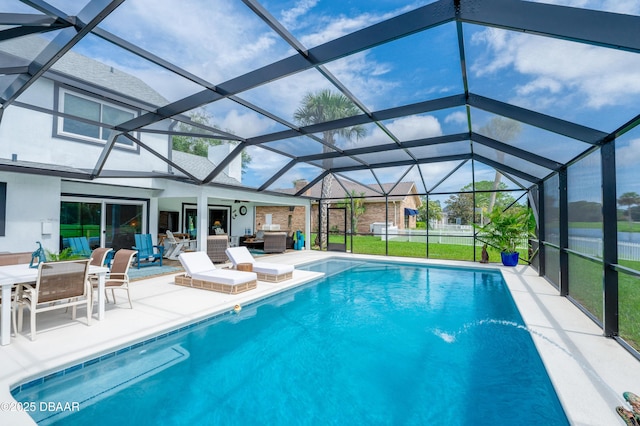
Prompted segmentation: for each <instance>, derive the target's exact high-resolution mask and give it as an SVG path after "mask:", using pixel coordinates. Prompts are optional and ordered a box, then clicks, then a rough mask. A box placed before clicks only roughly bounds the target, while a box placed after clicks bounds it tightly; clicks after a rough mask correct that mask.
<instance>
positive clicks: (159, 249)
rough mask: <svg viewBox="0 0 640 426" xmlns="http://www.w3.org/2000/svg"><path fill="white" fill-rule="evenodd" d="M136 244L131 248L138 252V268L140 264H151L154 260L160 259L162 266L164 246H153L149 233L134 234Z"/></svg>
mask: <svg viewBox="0 0 640 426" xmlns="http://www.w3.org/2000/svg"><path fill="white" fill-rule="evenodd" d="M134 238H135V242H136V245H135V246H133V249H134V250H136V251H137V252H138V255H137V256H136V265H137V267H138V269H140V267H141V266H153V265H155V264H156V261H157V260H159V261H160V264H159V265H160V266H162V255H163V254H164V246H154V245H153V241H152V240H151V234H135V236H134Z"/></svg>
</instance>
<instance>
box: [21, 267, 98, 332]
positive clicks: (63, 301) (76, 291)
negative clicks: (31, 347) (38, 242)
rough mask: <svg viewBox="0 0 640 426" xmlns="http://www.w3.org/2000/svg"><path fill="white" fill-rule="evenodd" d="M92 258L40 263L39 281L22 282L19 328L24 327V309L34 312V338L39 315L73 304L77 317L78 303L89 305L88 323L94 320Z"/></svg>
mask: <svg viewBox="0 0 640 426" xmlns="http://www.w3.org/2000/svg"><path fill="white" fill-rule="evenodd" d="M88 271H89V259H83V260H71V261H64V262H45V263H41V264H40V266H39V267H38V277H37V279H36V283H35V285H31V284H21V285H20V288H19V289H18V294H17V298H16V304H17V305H18V330H19V331H20V332H21V331H22V325H23V324H22V320H23V310H24V308H25V307H27V308H29V311H30V314H31V340H35V338H36V315H37V314H39V313H41V312H47V311H51V310H54V309H61V308H68V307H71V308H72V309H71V318H72V319H74V320H75V319H76V307H77V306H78V305H85V306H86V309H87V325H90V324H91V294H90V291H91V290H90V287H89V282H88V280H87V273H88Z"/></svg>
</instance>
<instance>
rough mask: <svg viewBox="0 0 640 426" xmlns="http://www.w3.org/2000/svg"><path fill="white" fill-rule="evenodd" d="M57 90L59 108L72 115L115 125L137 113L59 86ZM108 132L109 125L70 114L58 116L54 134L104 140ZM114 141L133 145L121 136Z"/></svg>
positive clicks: (93, 140) (94, 140) (107, 136)
mask: <svg viewBox="0 0 640 426" xmlns="http://www.w3.org/2000/svg"><path fill="white" fill-rule="evenodd" d="M59 93H60V98H59V105H58V108H59V110H60V111H62V112H64V113H66V114H70V115H74V116H76V117H80V118H85V119H87V120H91V121H95V122H101V123H105V124H110V125H117V124H120V123H124V122H126V121H129V120H131V119H132V118H135V117H136V116H137V115H138V113H137V111H135V110H133V109H127V108H125V107H122V106H120V105H115V104H111V103H107V102H104V101H101V100H97V99H92V98H90V97H87V96H83V95H81V94H78V93H75V92H71V91H68V90H65V89H62V88H61V89H60V92H59ZM111 132H112V130H111V129H109V128H105V127H101V126H97V125H95V124H91V123H86V122H83V121H80V120H75V119H73V118H69V117H59V118H58V128H57V134H58V135H59V136H66V137H70V138H74V139H82V140H87V141H92V142H100V143H104V142H105V141H107V140H108V139H109V136H110V135H111ZM116 142H117V143H118V144H120V145H128V146H133V142H132V141H130V140H129V139H127V138H124V137H119V138H118V139H117V140H116Z"/></svg>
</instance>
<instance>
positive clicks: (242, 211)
mask: <svg viewBox="0 0 640 426" xmlns="http://www.w3.org/2000/svg"><path fill="white" fill-rule="evenodd" d="M240 214H241V215H242V216H244V215H245V214H247V206H240Z"/></svg>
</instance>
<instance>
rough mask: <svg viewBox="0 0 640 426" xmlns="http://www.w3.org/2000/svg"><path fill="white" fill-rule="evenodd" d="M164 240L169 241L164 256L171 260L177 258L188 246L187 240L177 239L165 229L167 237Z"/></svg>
mask: <svg viewBox="0 0 640 426" xmlns="http://www.w3.org/2000/svg"><path fill="white" fill-rule="evenodd" d="M165 241H166V242H167V243H169V247H168V248H167V249H166V250H165V254H164V257H166V258H167V259H171V260H178V256H179V255H180V253H182V252H183V251H186V249H187V247H189V243H190V241H189V240H182V241H179V240H178V239H176V237H175V236H174V235H173V232H171V231H169V230H168V229H167V237H166V238H165Z"/></svg>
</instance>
